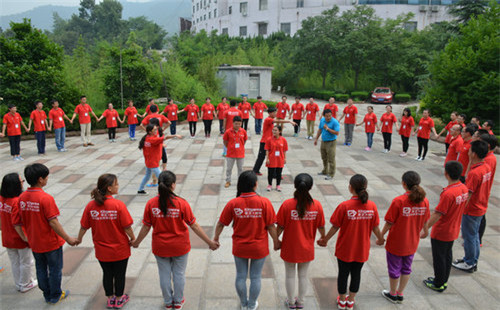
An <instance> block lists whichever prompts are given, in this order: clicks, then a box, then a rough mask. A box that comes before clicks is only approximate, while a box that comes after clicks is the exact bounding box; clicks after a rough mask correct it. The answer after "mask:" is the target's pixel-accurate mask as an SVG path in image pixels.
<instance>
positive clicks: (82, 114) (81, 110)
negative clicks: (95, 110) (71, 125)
mask: <svg viewBox="0 0 500 310" xmlns="http://www.w3.org/2000/svg"><path fill="white" fill-rule="evenodd" d="M90 112H92V108H91V107H90V105H88V104H86V103H80V104H79V105H77V106H76V108H75V113H76V114H78V121H79V122H80V124H88V123H90Z"/></svg>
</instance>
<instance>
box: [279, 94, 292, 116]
mask: <svg viewBox="0 0 500 310" xmlns="http://www.w3.org/2000/svg"><path fill="white" fill-rule="evenodd" d="M286 99H287V97H286V96H283V97H281V102H278V103H277V104H276V118H277V119H279V120H283V119H285V118H286V114H287V112H290V106H289V105H288V103H286Z"/></svg>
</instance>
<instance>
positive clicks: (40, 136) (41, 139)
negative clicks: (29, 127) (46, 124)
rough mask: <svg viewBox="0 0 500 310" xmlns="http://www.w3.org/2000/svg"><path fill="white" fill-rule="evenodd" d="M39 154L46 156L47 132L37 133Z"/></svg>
mask: <svg viewBox="0 0 500 310" xmlns="http://www.w3.org/2000/svg"><path fill="white" fill-rule="evenodd" d="M35 137H36V146H37V148H38V154H45V131H37V132H35Z"/></svg>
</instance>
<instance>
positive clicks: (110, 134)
mask: <svg viewBox="0 0 500 310" xmlns="http://www.w3.org/2000/svg"><path fill="white" fill-rule="evenodd" d="M108 138H109V140H111V139H114V138H116V127H109V128H108Z"/></svg>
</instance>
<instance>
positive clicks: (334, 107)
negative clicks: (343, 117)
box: [323, 97, 339, 119]
mask: <svg viewBox="0 0 500 310" xmlns="http://www.w3.org/2000/svg"><path fill="white" fill-rule="evenodd" d="M325 110H330V111H332V116H333V118H335V119H336V118H337V113H338V112H339V107H338V106H337V105H336V104H335V98H334V97H330V98H329V99H328V103H327V104H325V106H324V107H323V111H325Z"/></svg>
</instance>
